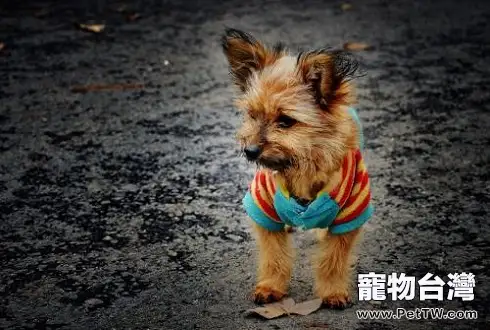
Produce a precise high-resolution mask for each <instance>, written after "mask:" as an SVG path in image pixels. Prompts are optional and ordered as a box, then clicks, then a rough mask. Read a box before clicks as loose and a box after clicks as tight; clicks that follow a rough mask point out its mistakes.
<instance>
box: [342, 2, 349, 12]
mask: <svg viewBox="0 0 490 330" xmlns="http://www.w3.org/2000/svg"><path fill="white" fill-rule="evenodd" d="M340 8H341V9H342V10H343V11H347V10H350V9H352V5H351V4H350V3H343V4H342V5H340Z"/></svg>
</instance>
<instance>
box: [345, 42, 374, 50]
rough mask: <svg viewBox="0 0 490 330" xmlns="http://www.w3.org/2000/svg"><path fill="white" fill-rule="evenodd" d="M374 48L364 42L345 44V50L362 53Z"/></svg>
mask: <svg viewBox="0 0 490 330" xmlns="http://www.w3.org/2000/svg"><path fill="white" fill-rule="evenodd" d="M373 48H374V47H373V46H370V45H368V44H366V43H364V42H346V43H345V44H344V49H345V50H353V51H361V50H372V49H373Z"/></svg>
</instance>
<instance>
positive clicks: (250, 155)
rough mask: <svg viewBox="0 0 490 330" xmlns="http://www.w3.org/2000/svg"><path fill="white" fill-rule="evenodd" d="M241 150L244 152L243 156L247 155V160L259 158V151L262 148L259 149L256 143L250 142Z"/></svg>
mask: <svg viewBox="0 0 490 330" xmlns="http://www.w3.org/2000/svg"><path fill="white" fill-rule="evenodd" d="M243 151H244V152H245V156H247V159H248V160H256V159H257V158H259V156H260V152H261V151H262V150H260V148H259V146H258V145H256V144H252V145H250V146H248V147H245V149H243Z"/></svg>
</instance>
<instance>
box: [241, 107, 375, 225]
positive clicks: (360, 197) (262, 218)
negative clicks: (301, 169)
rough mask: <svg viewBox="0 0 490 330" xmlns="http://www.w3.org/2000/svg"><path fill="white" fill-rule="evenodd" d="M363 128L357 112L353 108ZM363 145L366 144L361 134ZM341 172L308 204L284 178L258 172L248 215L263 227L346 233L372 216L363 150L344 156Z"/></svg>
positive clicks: (248, 199)
mask: <svg viewBox="0 0 490 330" xmlns="http://www.w3.org/2000/svg"><path fill="white" fill-rule="evenodd" d="M349 111H350V113H351V115H352V117H353V119H354V120H355V121H356V122H357V123H358V125H359V132H360V133H362V132H361V127H360V123H359V118H358V117H357V113H356V112H355V110H354V109H353V108H351V109H349ZM360 141H361V146H362V144H363V140H362V135H361V136H360ZM340 171H341V175H340V176H338V178H337V181H336V182H334V184H331V185H330V186H331V187H332V188H330V189H327V188H324V189H322V190H320V192H319V193H318V194H317V196H316V198H315V199H314V200H313V201H312V202H311V203H309V204H308V205H306V206H304V205H301V204H299V203H298V202H297V201H296V199H295V198H294V197H291V196H290V194H289V192H288V191H287V189H286V185H285V183H284V182H282V180H281V179H280V177H278V176H277V175H275V173H273V172H271V171H269V170H260V171H258V172H257V173H256V175H255V177H254V179H253V181H252V183H251V184H250V188H249V191H248V192H247V194H246V195H245V197H244V199H243V205H244V207H245V210H246V212H247V213H248V215H249V216H250V217H251V218H252V220H254V221H255V222H256V223H258V224H259V225H261V226H262V227H264V228H266V229H268V230H271V231H279V230H282V229H283V228H284V225H289V226H292V227H299V228H302V229H313V228H329V231H330V232H331V233H333V234H342V233H346V232H349V231H352V230H354V229H357V228H359V227H360V226H361V225H362V224H364V223H365V222H366V221H367V220H368V219H369V218H370V217H371V215H372V213H373V207H372V206H371V204H370V198H371V194H370V189H369V177H368V173H367V169H366V166H365V164H364V161H363V159H362V154H361V150H360V149H356V150H351V151H350V152H349V153H348V154H347V155H346V156H345V158H344V160H343V163H342V167H341V169H340Z"/></svg>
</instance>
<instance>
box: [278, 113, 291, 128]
mask: <svg viewBox="0 0 490 330" xmlns="http://www.w3.org/2000/svg"><path fill="white" fill-rule="evenodd" d="M294 124H296V120H295V119H293V118H291V117H289V116H286V115H280V116H279V118H277V125H278V126H279V127H281V128H288V127H291V126H293V125H294Z"/></svg>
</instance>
